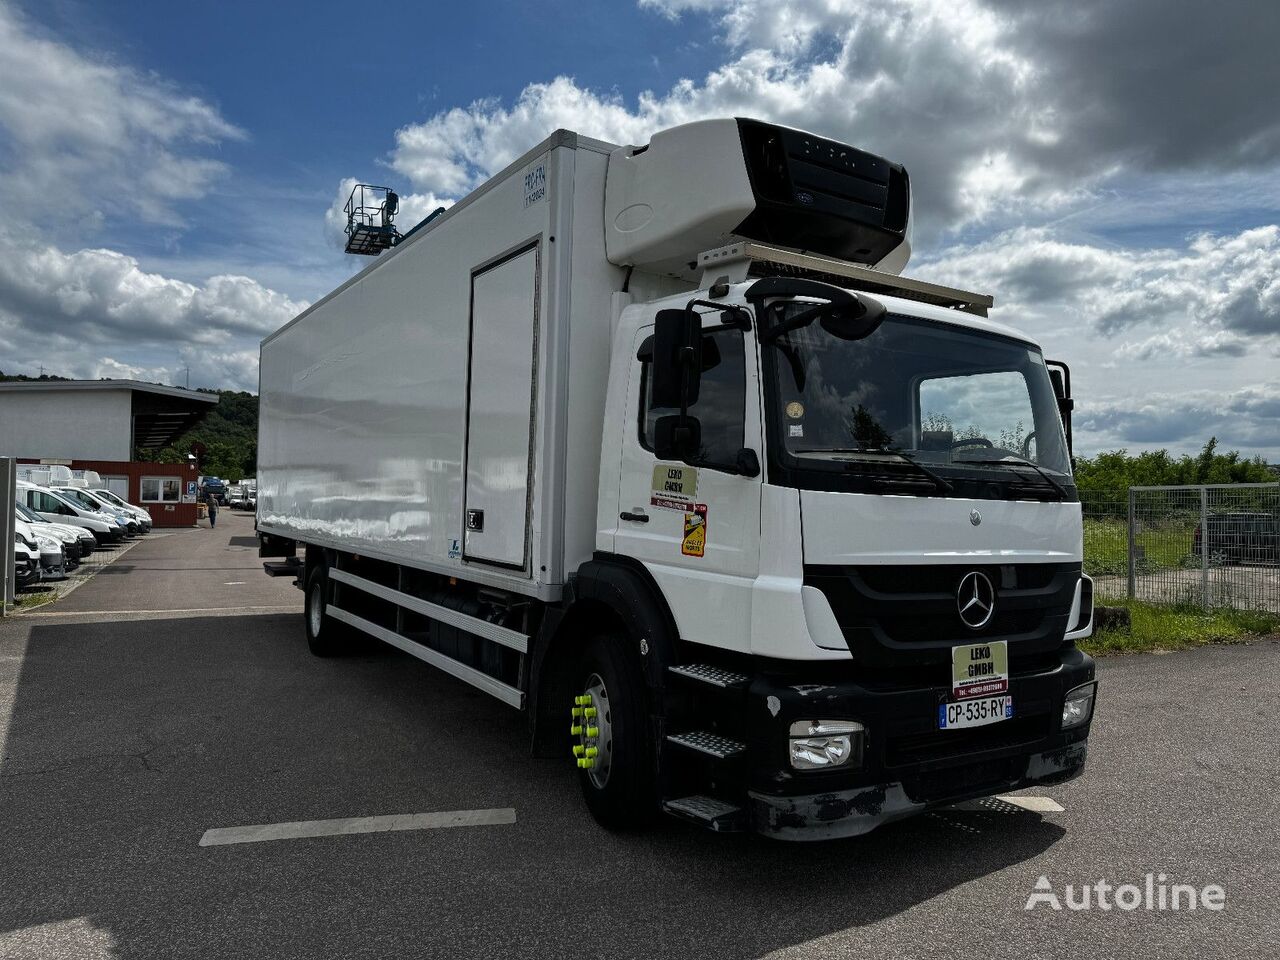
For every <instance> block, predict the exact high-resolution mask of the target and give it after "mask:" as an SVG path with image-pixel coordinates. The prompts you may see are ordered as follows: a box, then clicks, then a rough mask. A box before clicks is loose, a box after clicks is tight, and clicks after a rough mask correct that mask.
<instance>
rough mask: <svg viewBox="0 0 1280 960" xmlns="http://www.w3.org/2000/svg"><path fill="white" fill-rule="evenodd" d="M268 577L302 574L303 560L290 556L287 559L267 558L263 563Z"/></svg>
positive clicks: (297, 575)
mask: <svg viewBox="0 0 1280 960" xmlns="http://www.w3.org/2000/svg"><path fill="white" fill-rule="evenodd" d="M262 569H263V570H265V571H266V574H267V576H268V577H294V578H295V579H296V578H297V577H299V576H301V575H302V560H301V559H299V558H298V557H289V558H288V559H286V560H267V561H265V562H264V563H263V564H262Z"/></svg>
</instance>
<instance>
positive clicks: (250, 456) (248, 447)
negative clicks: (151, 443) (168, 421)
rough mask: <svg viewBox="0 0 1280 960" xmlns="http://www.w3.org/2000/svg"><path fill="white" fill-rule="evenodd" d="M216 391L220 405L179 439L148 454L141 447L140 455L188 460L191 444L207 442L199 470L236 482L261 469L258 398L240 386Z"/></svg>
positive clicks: (169, 460) (170, 460) (171, 460)
mask: <svg viewBox="0 0 1280 960" xmlns="http://www.w3.org/2000/svg"><path fill="white" fill-rule="evenodd" d="M201 392H202V393H206V392H207V393H216V394H217V395H218V405H217V406H216V407H214V408H213V409H212V410H211V411H209V413H208V414H207V415H206V416H205V418H204V419H203V420H201V421H200V423H199V424H197V425H196V426H194V427H192V428H191V430H189V431H187V433H185V434H183V435H182V437H181V438H180V439H179V440H178V442H177V443H175V444H173V445H172V446H169V447H165V448H164V449H162V450H159V451H157V452H156V453H155V454H154V455H150V456H148V455H146V454H145V453H144V452H143V451H138V459H140V460H153V461H155V462H156V463H186V461H187V454H188V453H190V452H191V445H192V444H194V443H196V442H200V443H203V444H204V445H205V454H204V459H203V461H202V462H201V465H200V467H201V469H200V472H201V473H203V474H207V475H210V476H215V477H222V478H224V479H226V480H230V481H232V482H233V483H234V482H238V481H240V480H243V479H245V478H246V477H253V476H257V472H258V398H257V397H256V396H254V395H253V394H252V393H245V392H243V391H238V390H209V391H201Z"/></svg>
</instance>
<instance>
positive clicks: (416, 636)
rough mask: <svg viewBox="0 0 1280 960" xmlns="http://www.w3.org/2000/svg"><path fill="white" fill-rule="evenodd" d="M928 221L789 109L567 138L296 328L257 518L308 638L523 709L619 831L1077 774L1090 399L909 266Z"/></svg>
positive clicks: (781, 825) (806, 835)
mask: <svg viewBox="0 0 1280 960" xmlns="http://www.w3.org/2000/svg"><path fill="white" fill-rule="evenodd" d="M910 203H911V194H910V186H909V180H908V177H907V173H906V171H905V170H904V169H903V168H902V167H901V166H900V165H898V164H896V163H892V162H889V161H887V160H884V159H882V158H879V157H876V156H873V155H871V154H868V153H866V152H864V151H861V150H858V149H855V148H854V147H851V146H848V145H846V144H841V143H837V142H834V141H831V140H827V139H824V138H821V137H817V136H814V135H812V134H808V133H804V132H801V131H797V130H791V129H787V128H782V127H777V126H773V125H770V124H765V123H760V122H757V121H751V120H735V119H724V120H709V121H702V122H698V123H692V124H688V125H685V126H680V127H676V128H673V129H671V130H667V131H664V132H661V133H658V134H655V135H654V136H653V138H652V140H651V141H650V143H649V144H647V145H643V146H616V145H613V144H607V143H602V142H600V141H598V140H592V139H589V138H587V137H583V136H579V135H577V134H574V133H570V132H567V131H558V132H556V133H554V134H553V135H552V136H551V137H549V138H548V139H547V140H545V141H544V142H543V143H541V144H539V145H538V146H536V147H534V148H533V149H532V150H530V151H529V152H527V153H526V154H524V155H523V156H522V157H520V158H519V159H518V160H516V161H515V162H514V163H512V164H511V165H510V166H509V167H507V168H506V169H505V170H504V171H502V172H501V173H499V174H498V175H497V176H495V177H493V178H492V179H491V180H490V181H488V182H487V183H485V184H484V185H483V186H481V187H479V188H478V189H476V190H475V191H474V192H473V193H471V194H470V195H468V196H467V197H466V198H464V199H463V200H461V201H460V202H459V203H457V204H456V205H455V206H454V207H452V208H451V209H450V210H449V211H448V212H447V213H444V214H442V215H439V216H437V217H435V218H434V219H432V220H431V221H430V222H429V223H428V224H426V225H425V226H423V227H421V228H420V229H417V230H415V231H412V232H411V233H410V234H409V235H408V236H407V237H406V239H405V240H404V242H402V243H401V244H400V245H399V246H396V247H394V248H393V249H392V250H390V251H389V252H387V253H385V254H383V255H382V256H381V257H380V258H379V259H378V260H377V261H376V262H375V263H373V264H372V265H371V266H370V267H369V268H367V269H366V270H365V271H363V272H362V273H360V274H359V275H358V276H356V277H354V278H352V279H351V280H349V281H347V282H346V283H344V284H343V285H342V286H340V287H339V288H338V289H337V290H335V291H334V292H333V293H331V294H329V295H328V296H326V297H324V298H323V299H322V300H320V301H319V302H317V303H316V304H314V305H313V306H311V307H310V308H308V309H307V310H306V311H304V312H303V313H302V314H300V315H299V316H298V317H297V318H295V319H294V320H293V321H291V322H290V323H288V324H287V325H285V326H284V327H283V328H281V329H280V330H279V331H277V332H276V333H274V334H272V335H271V336H270V337H268V338H267V339H266V340H264V341H263V344H262V356H261V374H260V376H261V414H260V417H261V419H260V431H259V459H258V484H259V486H258V493H259V497H258V529H259V533H260V541H261V553H262V555H263V556H265V557H277V558H284V559H282V560H276V561H271V562H268V563H267V564H265V566H266V567H267V569H268V572H270V573H273V574H277V575H278V574H288V575H296V577H297V580H298V583H299V585H300V586H301V587H302V588H303V590H304V592H305V613H304V618H303V619H304V623H305V630H306V635H307V639H308V642H309V643H310V646H311V649H312V650H313V651H314V652H315V653H317V654H319V655H331V654H334V653H338V652H340V651H341V650H343V649H344V647H345V645H346V644H347V643H348V642H349V640H350V638H351V635H352V633H353V632H359V633H362V634H366V635H368V636H371V637H374V638H377V639H379V640H382V641H385V642H387V643H389V644H392V645H394V646H396V647H398V648H400V649H401V650H404V651H407V652H408V653H410V654H412V655H413V656H415V657H418V658H419V659H421V660H424V661H426V662H427V663H429V664H432V665H434V666H436V667H438V668H440V669H442V670H444V671H446V672H448V673H450V674H452V675H453V676H454V677H456V678H458V679H459V680H461V681H464V682H466V683H470V684H472V685H474V686H475V687H478V688H479V689H481V690H483V691H485V692H487V693H489V694H491V695H493V696H494V697H495V698H497V699H498V700H500V701H502V702H503V703H504V704H507V705H509V706H510V707H514V708H518V709H522V710H525V711H527V712H528V714H529V718H530V727H531V741H532V746H533V750H534V752H535V753H536V754H538V755H545V756H562V757H564V758H565V759H566V760H567V761H569V762H572V763H574V764H576V766H577V768H578V771H579V777H580V780H581V786H582V790H583V794H584V797H585V799H586V803H587V806H588V807H589V808H590V810H591V812H592V813H593V814H594V815H595V817H596V818H597V819H598V820H599V821H600V822H601V823H603V824H605V825H606V826H609V827H617V828H628V827H635V826H638V825H641V824H643V823H645V822H647V821H648V820H649V819H650V817H652V816H653V815H655V814H657V813H658V812H659V811H663V810H665V811H666V812H668V813H671V814H674V815H677V816H679V817H682V818H685V819H688V820H691V821H693V822H695V823H699V824H701V825H703V826H705V827H709V828H711V829H715V830H731V829H755V830H758V831H760V832H763V833H766V834H769V835H773V836H778V837H783V838H792V839H816V838H824V837H833V836H846V835H851V834H856V833H861V832H865V831H866V830H869V829H871V828H872V827H874V826H876V825H877V824H880V823H883V822H885V821H887V820H891V819H895V818H899V817H903V816H907V815H910V814H912V813H915V812H919V811H923V810H927V809H929V808H931V807H934V806H937V805H941V804H947V803H952V802H955V801H957V800H962V799H967V798H972V797H978V796H986V795H992V794H996V793H999V792H1003V791H1007V790H1011V789H1017V788H1020V787H1026V786H1030V785H1033V784H1046V783H1055V782H1060V781H1063V780H1067V779H1070V778H1071V777H1074V776H1076V775H1077V774H1078V773H1079V772H1080V771H1081V769H1082V768H1083V765H1084V763H1085V757H1086V750H1087V738H1088V733H1089V727H1090V722H1091V719H1092V709H1093V700H1094V692H1095V681H1094V666H1093V662H1092V660H1090V658H1089V657H1088V656H1086V655H1085V654H1083V653H1082V652H1081V651H1079V650H1078V649H1077V648H1076V645H1075V641H1076V640H1078V639H1080V638H1082V637H1085V636H1088V635H1089V633H1090V630H1091V623H1092V585H1091V583H1090V581H1089V579H1088V578H1087V577H1086V576H1084V575H1083V574H1082V571H1081V548H1082V531H1081V520H1080V505H1079V500H1078V497H1077V495H1076V490H1075V485H1074V482H1073V479H1072V474H1071V462H1070V456H1069V440H1068V436H1069V430H1070V427H1069V423H1070V420H1069V417H1070V415H1069V410H1070V404H1071V401H1070V399H1069V392H1070V381H1069V376H1068V374H1067V371H1066V368H1065V366H1057V367H1055V366H1053V365H1052V364H1046V362H1045V360H1044V359H1043V357H1042V355H1041V351H1040V349H1039V348H1038V347H1037V346H1036V344H1035V343H1034V342H1032V341H1031V340H1030V339H1028V338H1027V337H1026V336H1025V335H1023V334H1021V333H1018V332H1017V331H1015V330H1012V329H1008V328H1006V327H1003V326H1000V325H998V324H996V323H993V322H991V321H989V320H987V319H986V316H985V315H986V310H987V307H988V306H989V305H990V304H991V298H990V297H987V296H983V295H981V294H975V293H969V292H966V291H962V290H956V289H951V288H947V287H942V286H938V285H935V284H930V283H925V282H921V281H918V280H913V279H909V278H906V277H903V276H901V275H900V273H901V270H902V269H903V268H904V267H905V265H906V262H907V259H908V256H909V253H910V216H911V215H910ZM1064 426H1065V430H1064Z"/></svg>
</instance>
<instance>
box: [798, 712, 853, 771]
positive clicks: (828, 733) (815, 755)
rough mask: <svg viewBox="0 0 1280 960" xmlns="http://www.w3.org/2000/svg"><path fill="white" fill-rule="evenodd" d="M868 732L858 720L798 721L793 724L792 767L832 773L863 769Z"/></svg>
mask: <svg viewBox="0 0 1280 960" xmlns="http://www.w3.org/2000/svg"><path fill="white" fill-rule="evenodd" d="M865 736H866V729H865V728H864V727H863V726H862V724H860V723H858V721H856V720H797V721H796V722H795V723H793V724H791V741H790V744H791V766H792V767H793V768H794V769H796V770H828V769H830V768H832V767H860V766H862V742H863V739H864V737H865Z"/></svg>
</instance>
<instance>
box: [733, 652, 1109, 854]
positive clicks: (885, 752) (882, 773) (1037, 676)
mask: <svg viewBox="0 0 1280 960" xmlns="http://www.w3.org/2000/svg"><path fill="white" fill-rule="evenodd" d="M1093 679H1094V663H1093V660H1092V658H1090V657H1089V656H1087V655H1085V654H1083V653H1081V652H1080V651H1078V650H1075V649H1069V650H1065V651H1063V652H1062V655H1061V657H1060V659H1059V661H1058V662H1057V663H1056V664H1053V665H1051V666H1048V667H1044V668H1041V669H1039V670H1037V671H1035V672H1029V673H1025V674H1016V673H1015V674H1014V675H1013V676H1011V677H1010V682H1009V692H1010V694H1011V696H1012V697H1013V703H1014V716H1013V717H1012V718H1011V719H1009V720H1006V721H1003V722H1000V723H994V724H990V725H988V726H985V727H978V728H974V729H971V730H951V731H946V730H938V729H937V720H936V717H937V709H938V704H939V703H940V702H942V701H944V700H945V699H946V698H947V693H948V690H947V688H945V687H930V688H921V689H910V690H903V689H885V688H874V687H869V686H862V685H860V684H858V683H856V682H841V683H834V684H815V683H808V684H806V683H797V682H794V678H788V680H787V682H785V683H783V682H780V681H779V680H778V679H776V678H767V677H762V678H760V679H757V680H756V682H755V683H754V684H753V685H752V687H751V692H750V699H751V702H750V703H749V705H748V708H747V709H748V716H749V717H750V718H751V720H752V729H751V744H750V748H751V753H752V755H753V757H754V758H755V762H754V763H753V768H752V772H751V775H750V783H749V788H748V796H749V799H750V809H751V818H752V823H753V825H754V827H755V829H756V830H758V831H759V832H761V833H764V834H766V835H770V836H774V837H778V838H781V839H788V840H825V839H830V838H836V837H849V836H856V835H858V834H862V833H866V832H867V831H869V830H872V829H874V828H875V827H877V826H879V825H880V824H883V823H887V822H889V821H892V820H897V819H901V818H903V817H907V816H910V815H912V814H916V813H921V812H924V811H926V810H929V809H933V808H936V807H943V806H948V805H950V804H953V803H957V802H959V801H962V800H969V799H973V798H975V797H984V796H992V795H994V794H998V793H1005V792H1008V791H1010V790H1018V789H1021V788H1024V787H1030V786H1035V785H1039V784H1053V783H1062V782H1065V781H1067V780H1070V779H1072V778H1074V777H1076V776H1078V775H1079V774H1080V772H1081V771H1082V770H1083V769H1084V764H1085V760H1086V758H1087V756H1088V743H1087V741H1088V736H1089V727H1090V723H1092V717H1090V723H1087V724H1084V725H1082V726H1080V727H1077V728H1074V729H1071V730H1066V731H1064V730H1062V729H1061V715H1062V702H1063V699H1064V697H1065V695H1066V693H1067V691H1068V690H1070V689H1072V688H1073V687H1076V686H1079V685H1080V684H1083V683H1087V682H1089V681H1091V680H1093ZM807 719H824V720H858V721H860V722H862V723H863V724H864V725H865V727H866V740H865V742H864V755H863V763H862V766H861V767H859V768H858V769H855V770H848V771H837V772H826V771H811V772H799V771H796V770H793V769H791V766H790V762H789V759H788V757H787V736H788V729H789V727H790V724H791V723H792V722H793V721H795V720H807Z"/></svg>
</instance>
